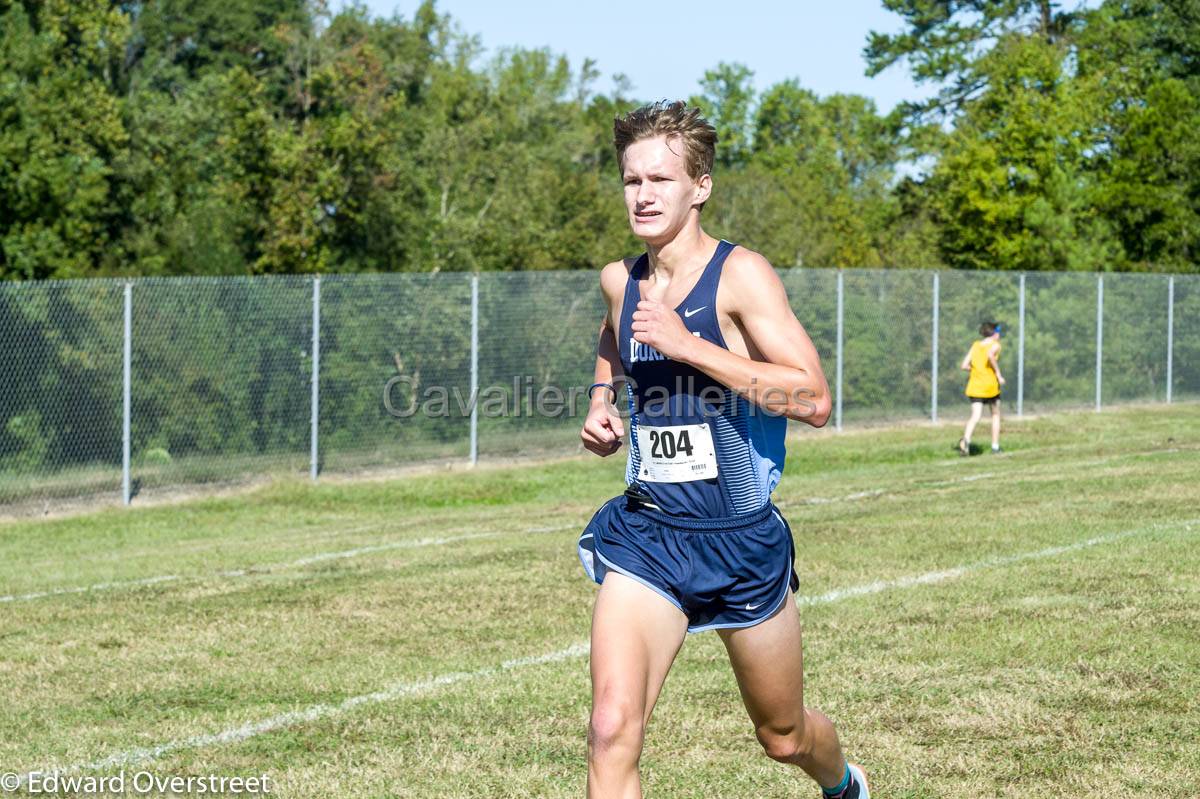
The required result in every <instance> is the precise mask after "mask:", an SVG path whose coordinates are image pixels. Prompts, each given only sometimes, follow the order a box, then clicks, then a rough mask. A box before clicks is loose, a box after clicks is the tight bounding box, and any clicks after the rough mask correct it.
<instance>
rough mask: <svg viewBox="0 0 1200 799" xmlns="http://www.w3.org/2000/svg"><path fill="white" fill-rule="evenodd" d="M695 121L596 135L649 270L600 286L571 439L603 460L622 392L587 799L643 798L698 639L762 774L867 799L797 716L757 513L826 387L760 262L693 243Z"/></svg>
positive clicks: (709, 140)
mask: <svg viewBox="0 0 1200 799" xmlns="http://www.w3.org/2000/svg"><path fill="white" fill-rule="evenodd" d="M699 114H700V112H699V110H698V109H695V108H689V107H687V106H686V105H685V104H684V103H682V102H675V103H670V104H665V103H657V104H654V105H648V106H644V107H642V108H639V109H637V110H635V111H633V112H631V113H629V114H628V115H626V116H624V117H621V118H619V119H617V120H616V122H615V124H614V126H613V132H614V144H615V146H616V149H617V158H618V163H619V165H620V168H621V175H622V178H623V181H624V184H625V205H626V208H627V211H628V214H629V223H630V225H631V226H632V228H633V232H634V234H635V235H636V236H637V237H638V238H640V239H641V240H642V241H644V242H645V243H646V253H645V254H644V255H642V256H641V257H639V258H636V259H633V258H630V259H626V260H624V261H615V262H613V263H610V264H608V265H607V266H606V267H604V270H603V271H602V272H601V275H600V285H601V288H602V291H603V293H604V297H605V300H606V301H607V303H608V314H607V315H606V317H605V321H604V324H603V325H602V327H601V332H600V343H599V348H598V357H597V360H596V373H595V375H596V376H595V381H596V384H597V385H595V386H593V393H592V400H591V407H590V410H589V412H588V416H587V419H586V421H585V422H584V426H583V431H582V433H581V437H582V439H583V443H584V445H585V446H586V447H587V449H589V450H590V451H592V452H595V453H596V454H598V455H609V454H612V453H613V452H615V451H617V449H618V448H619V447H620V444H621V435H623V433H624V429H623V425H622V423H621V419H620V417H619V416H618V414H617V413H616V410H615V408H614V407H613V405H611V404H610V402H611V401H614V400H615V399H616V396H617V390H616V389H615V388H614V387H613V385H614V383H616V382H624V384H625V387H624V393H625V395H626V399H627V400H628V402H629V406H630V413H631V415H630V433H631V435H630V449H629V461H628V466H627V470H626V482H627V484H628V488H627V490H626V492H625V496H621V497H617V498H616V499H613V500H610V501H608V502H607V503H605V504H604V506H603V507H601V508H600V510H599V511H598V512H597V513H596V515H595V517H593V519H592V520H591V522H590V523H589V524H588V526H587V528H586V529H585V530H584V532H583V534H582V535H581V537H580V540H579V555H580V559H581V560H582V561H583V564H584V568H585V569H586V570H587V571H588V573H589V575H590V576H591V577H592V578H593V579H594V580H595V581H596V582H598V583H600V591H599V594H598V596H597V598H596V606H595V611H594V614H593V617H592V648H591V672H592V715H591V722H590V724H589V728H588V780H587V785H588V797H589V799H632V798H633V797H640V796H641V783H640V779H639V775H638V759H639V757H640V755H641V750H642V741H643V733H644V730H645V727H646V724H647V722H648V721H649V719H650V714H651V711H652V710H653V709H654V703H655V701H656V700H657V698H658V694H659V690H660V689H661V688H662V684H663V681H664V680H665V679H666V676H667V671H668V669H670V667H671V663H672V661H673V660H674V659H675V655H676V653H677V652H678V651H679V648H680V646H681V645H682V644H683V639H684V636H685V634H686V633H687V632H699V631H701V630H714V629H715V630H717V633H718V634H719V635H720V636H721V640H722V641H723V642H724V644H725V648H726V650H727V651H728V654H729V660H730V663H731V664H732V666H733V670H734V673H735V675H736V677H737V680H738V685H739V687H740V689H741V693H742V700H743V702H744V703H745V705H746V709H747V711H748V712H749V714H750V718H751V720H752V722H753V724H754V728H755V732H756V733H757V736H758V740H759V742H760V743H761V744H762V746H763V749H764V750H765V751H766V754H767V755H768V756H769V757H771V758H773V759H775V760H778V761H780V762H784V763H790V764H793V765H796V766H799V767H800V768H801V769H803V770H804V771H805V772H807V773H808V775H809V776H811V777H812V778H813V779H814V780H816V781H817V782H818V783H820V785H821V786H822V788H823V789H824V792H825V795H826V796H830V797H841V798H842V799H857V798H858V797H861V798H862V799H867V785H866V780H865V778H864V776H863V773H862V771H861V770H859V768H858V767H857V766H853V765H849V764H847V762H846V760H845V758H844V757H843V755H842V750H841V746H840V745H839V743H838V737H837V733H836V732H835V731H834V728H833V725H832V724H831V723H830V722H829V719H827V718H826V717H825V716H823V715H821V714H820V713H818V712H817V711H815V710H813V709H811V708H805V706H804V692H803V685H804V683H803V675H802V669H801V641H800V619H799V616H798V613H797V610H796V605H795V602H794V600H793V597H792V591H793V590H795V589H796V587H797V585H798V581H797V579H796V576H795V573H794V572H793V570H792V560H793V548H792V547H793V545H792V536H791V531H790V530H789V528H788V526H787V523H786V522H785V521H784V520H783V517H782V516H781V515H780V514H779V511H778V510H776V509H775V508H774V506H773V505H772V504H771V491H772V490H773V489H774V488H775V486H776V484H777V483H778V482H779V478H780V474H781V473H782V471H783V460H784V434H785V432H786V429H787V418H792V419H797V420H799V421H802V422H805V423H807V424H810V425H813V426H814V427H820V426H822V425H824V424H825V421H826V419H827V418H828V417H829V407H830V401H829V387H828V385H827V384H826V382H825V377H824V375H823V374H822V372H821V365H820V360H819V358H818V356H817V352H816V350H815V349H814V348H813V345H812V342H811V341H810V340H809V338H808V335H807V334H806V333H805V332H804V328H803V327H801V326H800V323H799V322H798V321H797V320H796V317H795V315H794V314H793V313H792V310H791V307H790V306H789V305H788V299H787V295H786V293H785V292H784V288H783V285H782V283H781V282H780V280H779V278H778V276H777V275H776V274H775V272H774V271H773V270H772V268H771V266H770V264H768V263H767V261H766V259H764V258H763V257H762V256H761V255H759V254H757V253H755V252H751V251H750V250H747V249H744V248H742V247H738V246H735V245H733V244H730V243H729V242H727V241H718V240H716V239H714V238H712V237H711V236H709V235H708V234H707V233H705V232H704V231H703V230H702V229H701V227H700V211H701V209H702V208H703V206H704V203H705V201H706V200H707V199H708V198H709V195H710V193H711V191H712V178H711V177H710V174H709V173H710V172H711V170H712V164H713V156H714V152H715V148H716V132H715V131H714V130H713V128H712V126H711V125H709V124H708V123H707V122H706V121H705V120H703V119H702V118H701V117H700V115H699ZM785 417H786V418H785Z"/></svg>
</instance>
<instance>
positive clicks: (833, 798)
mask: <svg viewBox="0 0 1200 799" xmlns="http://www.w3.org/2000/svg"><path fill="white" fill-rule="evenodd" d="M821 793H822V794H824V795H825V799H858V783H857V782H856V781H855V780H854V775H853V774H851V773H850V766H849V764H847V765H846V773H845V774H844V775H842V781H841V782H839V783H838V784H837V785H835V786H834V787H832V788H825V787H822V788H821Z"/></svg>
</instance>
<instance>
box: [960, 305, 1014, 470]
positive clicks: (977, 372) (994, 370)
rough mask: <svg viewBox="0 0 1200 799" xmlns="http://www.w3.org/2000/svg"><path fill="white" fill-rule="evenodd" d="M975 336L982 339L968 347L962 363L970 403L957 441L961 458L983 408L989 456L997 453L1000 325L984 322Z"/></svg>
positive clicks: (969, 450) (1000, 377)
mask: <svg viewBox="0 0 1200 799" xmlns="http://www.w3.org/2000/svg"><path fill="white" fill-rule="evenodd" d="M979 335H980V336H982V337H983V338H981V339H980V340H979V341H976V342H975V343H973V344H972V345H971V349H970V350H968V351H967V354H966V357H964V358H963V361H962V369H963V371H964V372H970V373H971V376H970V377H969V378H968V379H967V391H966V395H967V399H969V400H970V401H971V418H970V419H968V420H967V428H966V430H964V431H963V436H962V438H960V439H959V440H958V451H959V453H960V454H962V455H970V454H971V435H972V434H973V433H974V432H975V425H977V424H979V417H980V416H982V415H983V406H984V405H990V406H991V409H992V452H999V451H1000V387H1001V386H1002V385H1004V375H1002V374H1000V324H999V323H997V322H984V323H983V324H982V325H980V326H979Z"/></svg>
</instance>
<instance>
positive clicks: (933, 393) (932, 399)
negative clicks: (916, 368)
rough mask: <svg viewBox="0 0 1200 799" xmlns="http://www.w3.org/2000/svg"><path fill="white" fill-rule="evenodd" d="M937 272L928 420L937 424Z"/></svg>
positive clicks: (934, 275)
mask: <svg viewBox="0 0 1200 799" xmlns="http://www.w3.org/2000/svg"><path fill="white" fill-rule="evenodd" d="M939 288H940V284H939V281H938V273H937V272H934V273H933V353H932V356H931V358H930V372H931V375H930V387H931V390H930V392H929V420H930V421H931V422H932V423H933V424H937V411H938V409H937V402H938V299H939V297H938V294H939Z"/></svg>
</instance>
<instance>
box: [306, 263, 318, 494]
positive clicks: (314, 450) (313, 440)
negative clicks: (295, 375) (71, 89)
mask: <svg viewBox="0 0 1200 799" xmlns="http://www.w3.org/2000/svg"><path fill="white" fill-rule="evenodd" d="M320 420H321V276H320V275H314V276H313V295H312V420H311V424H312V429H311V431H310V433H309V476H310V477H311V478H312V479H313V480H316V479H317V471H318V455H319V450H318V428H319V427H320Z"/></svg>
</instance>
